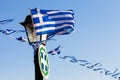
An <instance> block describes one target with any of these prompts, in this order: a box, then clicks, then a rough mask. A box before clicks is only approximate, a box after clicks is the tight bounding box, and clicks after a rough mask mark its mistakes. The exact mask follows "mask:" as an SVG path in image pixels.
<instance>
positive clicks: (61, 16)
mask: <svg viewBox="0 0 120 80" xmlns="http://www.w3.org/2000/svg"><path fill="white" fill-rule="evenodd" d="M65 17H72V18H73V16H72V15H71V14H67V15H57V16H49V18H65Z"/></svg>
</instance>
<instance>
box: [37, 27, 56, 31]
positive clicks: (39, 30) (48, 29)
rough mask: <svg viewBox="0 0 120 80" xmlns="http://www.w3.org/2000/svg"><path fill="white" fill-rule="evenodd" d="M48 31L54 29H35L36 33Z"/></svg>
mask: <svg viewBox="0 0 120 80" xmlns="http://www.w3.org/2000/svg"><path fill="white" fill-rule="evenodd" d="M49 30H55V27H48V28H42V29H37V30H36V32H43V31H49Z"/></svg>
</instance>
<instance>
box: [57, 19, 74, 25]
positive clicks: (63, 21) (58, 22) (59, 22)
mask: <svg viewBox="0 0 120 80" xmlns="http://www.w3.org/2000/svg"><path fill="white" fill-rule="evenodd" d="M65 22H73V23H75V21H74V20H61V21H55V24H61V23H65Z"/></svg>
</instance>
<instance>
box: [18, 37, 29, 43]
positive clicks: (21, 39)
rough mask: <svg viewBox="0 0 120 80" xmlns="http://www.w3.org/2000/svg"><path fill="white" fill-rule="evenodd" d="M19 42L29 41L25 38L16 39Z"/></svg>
mask: <svg viewBox="0 0 120 80" xmlns="http://www.w3.org/2000/svg"><path fill="white" fill-rule="evenodd" d="M16 39H17V40H19V41H21V42H27V39H25V38H23V37H18V38H16Z"/></svg>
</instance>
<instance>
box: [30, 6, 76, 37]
mask: <svg viewBox="0 0 120 80" xmlns="http://www.w3.org/2000/svg"><path fill="white" fill-rule="evenodd" d="M30 11H31V17H32V21H33V26H34V28H35V31H36V34H37V35H42V34H58V35H65V34H69V33H71V32H72V31H73V30H74V16H73V15H74V13H73V11H72V10H65V11H61V10H39V9H37V8H35V9H30Z"/></svg>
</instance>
